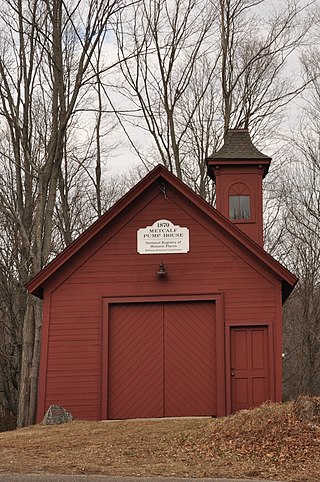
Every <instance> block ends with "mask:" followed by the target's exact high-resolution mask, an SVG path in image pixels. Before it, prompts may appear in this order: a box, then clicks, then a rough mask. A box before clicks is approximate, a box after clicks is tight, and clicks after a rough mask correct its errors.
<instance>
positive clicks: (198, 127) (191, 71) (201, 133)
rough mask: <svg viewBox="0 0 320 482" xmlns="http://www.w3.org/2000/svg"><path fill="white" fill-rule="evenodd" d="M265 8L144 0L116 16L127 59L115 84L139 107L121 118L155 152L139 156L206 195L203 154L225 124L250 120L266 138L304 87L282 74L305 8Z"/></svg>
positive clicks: (248, 1) (244, 2) (259, 3)
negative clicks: (149, 139)
mask: <svg viewBox="0 0 320 482" xmlns="http://www.w3.org/2000/svg"><path fill="white" fill-rule="evenodd" d="M263 7H266V2H265V1H264V0H240V1H235V0H219V1H212V2H210V3H204V2H202V1H200V0H199V1H192V2H191V1H189V0H174V1H173V2H168V1H166V0H146V1H144V0H143V1H141V2H140V3H139V4H138V5H137V6H136V7H135V8H134V9H132V10H131V17H130V16H129V11H126V12H124V15H121V17H120V18H119V22H118V24H117V34H118V35H117V37H118V43H119V60H121V59H122V58H123V57H126V58H127V60H126V61H124V62H121V64H120V66H121V73H122V76H123V78H124V83H123V85H122V88H121V89H120V88H118V90H119V91H120V92H121V93H122V95H123V96H124V97H125V98H126V99H128V100H130V102H131V103H132V106H133V107H132V109H133V110H134V109H136V112H135V114H132V115H131V117H128V116H127V118H126V120H127V121H128V122H131V123H132V124H133V125H138V126H139V127H140V128H142V129H143V130H144V131H145V132H148V133H149V134H150V135H151V137H152V139H153V142H154V146H155V149H154V150H153V151H151V153H152V155H153V157H155V159H154V158H151V159H150V151H149V152H148V157H147V156H144V162H145V164H146V165H148V163H151V164H152V163H154V162H155V161H158V162H159V160H160V162H162V163H163V164H164V165H165V166H166V167H168V169H169V170H170V171H172V172H174V173H176V174H177V176H178V177H179V178H181V179H184V180H185V181H187V182H188V183H189V184H190V185H191V186H192V187H193V188H195V189H196V191H197V192H199V193H200V194H201V195H202V196H206V195H207V194H208V192H209V190H208V189H207V187H206V182H207V181H206V179H205V174H204V173H205V162H204V159H205V157H206V155H207V154H208V153H210V150H212V149H215V148H217V147H219V146H220V145H221V142H222V140H223V135H224V133H225V132H226V130H227V129H228V128H229V127H230V128H231V127H233V128H236V127H250V130H251V133H252V135H253V136H254V137H258V138H263V137H264V134H265V132H266V129H268V130H269V133H270V132H272V130H274V129H275V128H276V127H277V126H278V125H279V122H280V119H281V115H280V112H282V113H283V110H284V107H285V106H286V105H287V104H288V103H289V102H290V100H292V99H293V98H294V97H295V96H297V95H298V94H299V93H300V92H301V91H302V90H303V88H304V87H305V82H304V81H301V82H300V81H299V82H298V80H297V79H296V78H294V76H292V75H290V74H288V73H285V67H286V65H287V61H288V59H289V58H290V56H291V55H292V54H293V53H294V52H295V51H296V50H297V48H298V47H299V45H300V44H301V42H302V39H303V38H304V36H305V34H306V32H307V30H308V25H307V24H306V23H304V22H303V18H302V13H303V9H302V7H301V8H300V7H299V2H287V3H286V4H285V5H284V6H283V8H282V7H281V5H280V6H279V7H278V9H277V10H276V11H273V12H272V13H271V14H268V13H267V12H264V15H262V14H260V15H258V9H261V8H263ZM299 22H300V23H299ZM257 32H259V33H257ZM131 52H133V53H134V55H131V56H130V55H129V53H131ZM221 126H223V129H222V128H221ZM200 150H201V151H202V154H200Z"/></svg>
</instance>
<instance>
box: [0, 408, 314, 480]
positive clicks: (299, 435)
mask: <svg viewBox="0 0 320 482" xmlns="http://www.w3.org/2000/svg"><path fill="white" fill-rule="evenodd" d="M319 404H320V402H319ZM299 413H300V415H299V416H298V415H297V407H296V405H294V404H292V403H288V404H284V405H278V404H270V405H264V406H263V407H261V408H259V409H255V410H246V411H242V412H239V413H238V414H236V415H233V416H231V417H227V418H222V419H209V418H207V419H166V420H161V419H159V420H143V421H139V420H134V421H120V422H84V421H75V422H72V423H70V424H65V425H60V426H42V425H37V426H34V427H30V428H25V429H20V430H15V431H13V432H4V433H1V434H0V454H1V457H0V460H1V462H0V476H1V472H2V473H4V472H9V473H23V472H24V473H41V472H47V473H48V472H49V473H66V474H106V475H135V476H139V475H141V476H146V475H163V476H169V475H174V476H194V477H211V476H212V477H213V476H214V477H239V478H241V477H242V478H245V477H247V478H250V477H252V478H257V477H260V478H265V479H278V480H279V479H280V480H290V481H310V482H311V481H312V482H316V481H320V424H319V420H318V418H317V417H316V416H315V417H313V418H312V417H311V418H310V416H306V417H305V416H304V415H303V414H302V415H303V416H302V417H301V411H300V412H299ZM301 418H304V419H308V421H301Z"/></svg>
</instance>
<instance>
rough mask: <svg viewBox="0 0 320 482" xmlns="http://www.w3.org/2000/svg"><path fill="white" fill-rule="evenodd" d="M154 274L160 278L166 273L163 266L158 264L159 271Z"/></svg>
mask: <svg viewBox="0 0 320 482" xmlns="http://www.w3.org/2000/svg"><path fill="white" fill-rule="evenodd" d="M156 274H157V275H158V276H161V277H162V276H165V275H167V274H168V273H167V271H166V268H165V265H164V264H163V263H160V265H159V271H157V273H156Z"/></svg>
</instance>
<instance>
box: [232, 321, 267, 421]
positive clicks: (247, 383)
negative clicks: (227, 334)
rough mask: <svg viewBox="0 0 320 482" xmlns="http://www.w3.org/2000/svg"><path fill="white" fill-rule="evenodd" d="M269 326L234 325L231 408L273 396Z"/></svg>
mask: <svg viewBox="0 0 320 482" xmlns="http://www.w3.org/2000/svg"><path fill="white" fill-rule="evenodd" d="M269 385H270V380H269V344H268V328H267V327H265V326H262V327H246V328H232V329H231V403H232V412H236V411H238V410H242V409H248V408H253V407H257V406H259V405H261V403H263V402H265V401H267V400H269V399H270V386H269Z"/></svg>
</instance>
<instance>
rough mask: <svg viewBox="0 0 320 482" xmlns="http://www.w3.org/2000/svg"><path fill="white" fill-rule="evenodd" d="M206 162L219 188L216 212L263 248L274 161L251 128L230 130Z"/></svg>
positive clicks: (209, 172)
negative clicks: (265, 190) (265, 198)
mask: <svg viewBox="0 0 320 482" xmlns="http://www.w3.org/2000/svg"><path fill="white" fill-rule="evenodd" d="M206 162H207V167H208V174H209V176H210V177H211V179H213V181H214V182H215V185H216V209H217V210H218V211H219V212H220V213H221V214H223V215H224V216H225V217H226V218H228V219H229V220H230V221H231V222H232V223H233V224H235V225H236V226H237V227H238V228H239V229H241V230H242V231H244V232H245V233H246V234H247V235H248V236H250V237H251V238H252V239H253V240H254V241H255V242H256V243H258V244H259V245H260V246H262V245H263V206H262V180H263V178H264V177H265V176H266V174H267V173H268V169H269V166H270V162H271V158H270V157H268V156H266V155H265V154H263V153H262V152H260V151H259V150H258V149H257V148H256V147H255V146H254V144H253V143H252V141H251V138H250V134H249V131H248V129H230V130H228V132H227V134H226V137H225V141H224V144H223V146H222V147H221V149H219V150H218V151H217V152H215V153H213V154H212V155H211V156H209V157H208V158H207V159H206Z"/></svg>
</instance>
